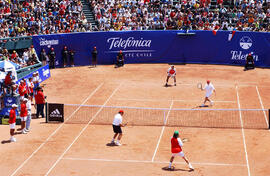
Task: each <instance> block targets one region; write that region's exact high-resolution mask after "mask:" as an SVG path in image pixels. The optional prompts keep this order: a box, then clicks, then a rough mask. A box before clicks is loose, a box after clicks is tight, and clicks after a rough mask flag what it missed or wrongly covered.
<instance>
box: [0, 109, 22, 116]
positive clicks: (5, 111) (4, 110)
mask: <svg viewBox="0 0 270 176" xmlns="http://www.w3.org/2000/svg"><path fill="white" fill-rule="evenodd" d="M11 109H12V108H3V109H2V110H1V112H0V116H9V112H10V110H11ZM16 118H19V112H18V109H16Z"/></svg>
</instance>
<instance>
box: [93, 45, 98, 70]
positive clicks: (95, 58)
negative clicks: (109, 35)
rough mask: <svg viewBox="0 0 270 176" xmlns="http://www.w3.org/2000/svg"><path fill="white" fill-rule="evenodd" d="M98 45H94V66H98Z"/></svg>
mask: <svg viewBox="0 0 270 176" xmlns="http://www.w3.org/2000/svg"><path fill="white" fill-rule="evenodd" d="M97 54H98V52H97V47H94V50H93V51H92V66H94V67H96V66H97Z"/></svg>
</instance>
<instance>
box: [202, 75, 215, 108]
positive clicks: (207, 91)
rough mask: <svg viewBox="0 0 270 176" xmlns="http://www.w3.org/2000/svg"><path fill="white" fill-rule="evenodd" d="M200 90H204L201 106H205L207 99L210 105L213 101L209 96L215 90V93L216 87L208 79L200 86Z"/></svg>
mask: <svg viewBox="0 0 270 176" xmlns="http://www.w3.org/2000/svg"><path fill="white" fill-rule="evenodd" d="M202 90H205V98H204V102H203V104H202V107H204V106H205V103H206V102H207V101H209V102H210V105H211V106H212V105H213V104H214V102H213V101H211V100H210V97H211V95H212V94H213V92H215V94H216V89H215V87H214V85H213V84H212V83H211V82H210V80H207V81H206V84H205V86H204V88H202Z"/></svg>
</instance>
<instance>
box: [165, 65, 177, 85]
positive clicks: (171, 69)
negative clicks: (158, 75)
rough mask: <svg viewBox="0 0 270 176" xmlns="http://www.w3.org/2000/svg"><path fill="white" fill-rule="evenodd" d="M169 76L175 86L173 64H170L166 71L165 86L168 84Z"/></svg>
mask: <svg viewBox="0 0 270 176" xmlns="http://www.w3.org/2000/svg"><path fill="white" fill-rule="evenodd" d="M171 77H172V78H173V79H174V86H176V69H175V68H174V65H171V67H170V68H169V69H168V71H167V79H166V84H165V86H166V87H167V86H168V81H169V79H170V78H171Z"/></svg>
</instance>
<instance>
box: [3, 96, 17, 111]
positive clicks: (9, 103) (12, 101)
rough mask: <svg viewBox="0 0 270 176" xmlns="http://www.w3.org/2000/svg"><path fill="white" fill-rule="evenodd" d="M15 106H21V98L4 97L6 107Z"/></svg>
mask: <svg viewBox="0 0 270 176" xmlns="http://www.w3.org/2000/svg"><path fill="white" fill-rule="evenodd" d="M13 104H19V97H11V96H5V97H4V107H9V108H10V107H11V106H12V105H13Z"/></svg>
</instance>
